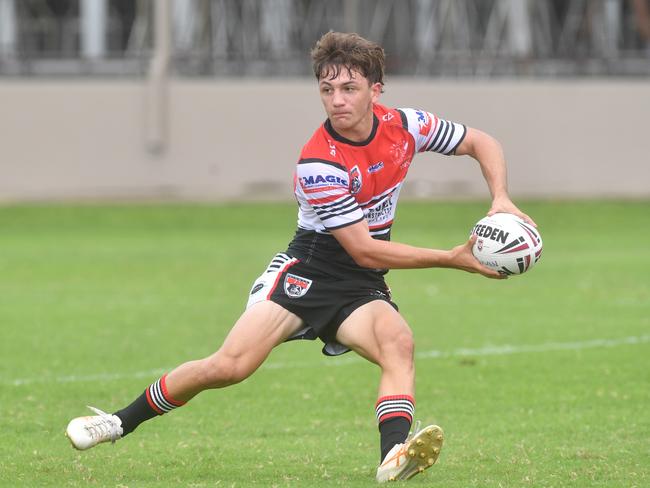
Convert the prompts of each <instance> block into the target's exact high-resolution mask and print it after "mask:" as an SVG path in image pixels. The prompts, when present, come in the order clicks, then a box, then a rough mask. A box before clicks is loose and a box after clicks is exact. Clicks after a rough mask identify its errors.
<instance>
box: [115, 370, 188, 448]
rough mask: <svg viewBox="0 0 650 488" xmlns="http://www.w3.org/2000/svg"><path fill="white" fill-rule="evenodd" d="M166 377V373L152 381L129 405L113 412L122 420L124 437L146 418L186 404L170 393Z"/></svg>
mask: <svg viewBox="0 0 650 488" xmlns="http://www.w3.org/2000/svg"><path fill="white" fill-rule="evenodd" d="M166 377H167V375H164V376H163V377H162V378H160V379H159V380H158V381H156V382H154V383H152V384H151V385H150V386H149V388H147V389H146V390H145V391H144V393H143V394H142V395H140V396H139V397H138V398H136V399H135V400H134V401H133V403H131V404H130V405H129V406H128V407H126V408H123V409H122V410H118V411H117V412H115V413H114V414H113V415H116V416H117V417H119V419H120V420H121V421H122V437H124V436H125V435H127V434H130V433H131V432H133V431H134V430H135V429H136V427H137V426H138V425H140V424H141V423H142V422H144V421H145V420H149V419H151V418H153V417H156V416H157V415H162V414H164V413H167V412H171V411H172V410H173V409H175V408H177V407H181V406H183V405H185V402H181V401H178V400H174V399H173V398H172V397H171V396H170V395H169V392H168V391H167V385H166V382H165V379H166Z"/></svg>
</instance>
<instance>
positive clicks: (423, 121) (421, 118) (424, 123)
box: [415, 110, 431, 136]
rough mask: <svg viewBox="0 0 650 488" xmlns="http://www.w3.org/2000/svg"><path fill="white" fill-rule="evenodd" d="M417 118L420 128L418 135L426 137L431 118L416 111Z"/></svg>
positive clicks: (424, 113)
mask: <svg viewBox="0 0 650 488" xmlns="http://www.w3.org/2000/svg"><path fill="white" fill-rule="evenodd" d="M415 113H416V114H417V116H418V126H419V127H420V135H422V136H426V135H427V134H428V133H429V131H430V130H431V117H429V114H427V113H426V112H422V111H421V110H416V111H415Z"/></svg>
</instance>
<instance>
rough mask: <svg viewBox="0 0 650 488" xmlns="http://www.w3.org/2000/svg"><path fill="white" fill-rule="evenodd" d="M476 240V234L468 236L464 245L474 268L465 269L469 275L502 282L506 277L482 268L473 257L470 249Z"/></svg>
mask: <svg viewBox="0 0 650 488" xmlns="http://www.w3.org/2000/svg"><path fill="white" fill-rule="evenodd" d="M476 239H478V237H477V236H476V234H473V235H471V236H470V238H469V239H468V241H467V242H466V243H465V247H466V248H467V250H468V251H469V253H470V255H471V256H472V258H471V259H472V260H473V261H474V263H473V264H474V266H473V268H470V269H467V271H469V272H470V273H479V274H482V275H483V276H485V277H486V278H491V279H493V280H504V279H506V278H507V276H506V275H502V274H501V273H499V272H498V271H495V270H493V269H492V268H488V267H487V266H484V265H482V264H481V262H480V261H479V260H478V259H476V256H474V253H473V252H472V247H474V243H475V242H476Z"/></svg>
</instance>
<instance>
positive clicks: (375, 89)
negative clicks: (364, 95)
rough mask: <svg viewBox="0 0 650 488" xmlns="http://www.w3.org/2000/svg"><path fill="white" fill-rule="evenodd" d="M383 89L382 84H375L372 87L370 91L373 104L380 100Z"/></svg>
mask: <svg viewBox="0 0 650 488" xmlns="http://www.w3.org/2000/svg"><path fill="white" fill-rule="evenodd" d="M381 89H382V85H381V83H375V84H373V85H372V86H371V87H370V91H371V93H372V103H376V102H377V100H379V97H380V96H381Z"/></svg>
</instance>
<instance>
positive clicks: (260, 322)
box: [166, 301, 302, 402]
mask: <svg viewBox="0 0 650 488" xmlns="http://www.w3.org/2000/svg"><path fill="white" fill-rule="evenodd" d="M301 326H302V320H301V319H300V318H299V317H298V316H296V315H294V314H293V313H291V312H289V311H288V310H286V309H284V308H283V307H281V306H280V305H278V304H276V303H274V302H270V301H265V302H260V303H257V304H255V305H253V306H252V307H251V308H249V309H248V310H246V311H245V312H244V314H243V315H242V316H241V317H240V318H239V320H238V321H237V322H236V323H235V325H234V327H233V328H232V329H231V331H230V332H229V334H228V336H227V337H226V340H225V341H224V343H223V345H222V346H221V348H220V349H219V350H218V351H217V352H215V353H214V354H212V355H211V356H208V357H207V358H204V359H199V360H196V361H189V362H187V363H184V364H182V365H180V366H178V367H177V368H176V369H174V370H173V371H171V372H170V373H169V374H168V375H167V378H166V380H167V381H166V384H167V390H168V392H169V395H170V396H171V397H172V398H174V399H176V400H178V401H181V402H186V401H188V400H190V399H191V398H192V397H194V396H195V395H196V394H197V393H200V392H201V391H203V390H206V389H209V388H223V387H224V386H228V385H232V384H235V383H238V382H240V381H243V380H244V379H246V378H248V377H249V376H250V375H251V374H253V372H254V371H255V370H256V369H257V368H258V367H259V366H260V365H261V364H262V363H263V362H264V360H265V359H266V358H267V357H268V355H269V354H270V352H271V350H272V349H273V348H274V347H275V346H277V345H278V344H280V343H282V342H284V341H285V340H286V339H287V338H288V337H290V336H291V335H292V334H293V333H295V332H296V331H298V329H299V328H300V327H301Z"/></svg>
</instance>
